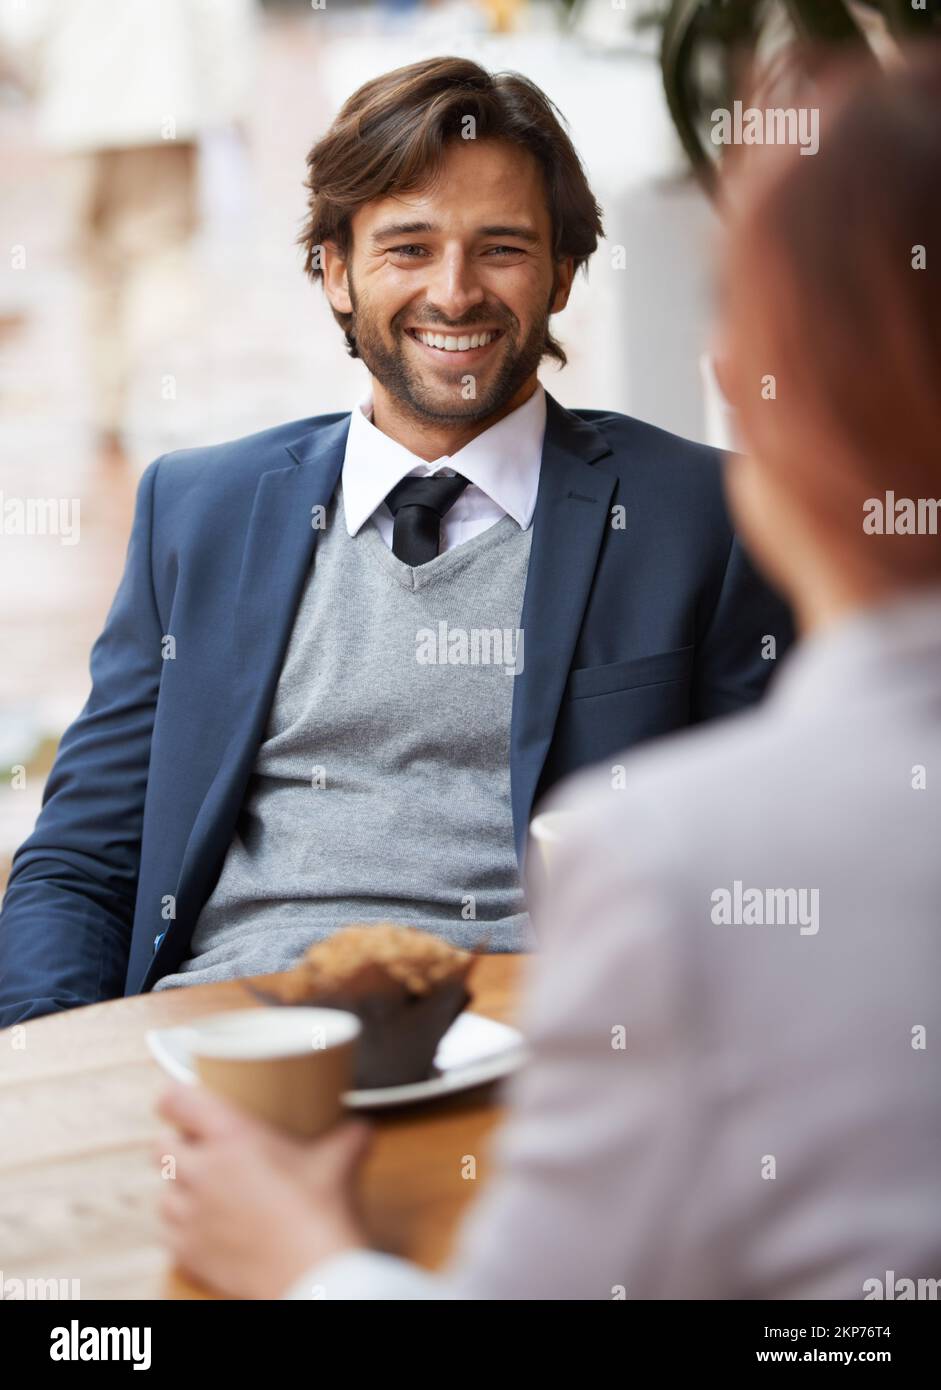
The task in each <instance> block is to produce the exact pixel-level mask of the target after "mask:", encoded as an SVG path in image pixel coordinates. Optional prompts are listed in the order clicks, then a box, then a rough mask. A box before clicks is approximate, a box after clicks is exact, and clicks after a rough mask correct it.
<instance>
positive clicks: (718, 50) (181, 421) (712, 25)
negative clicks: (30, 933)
mask: <svg viewBox="0 0 941 1390" xmlns="http://www.w3.org/2000/svg"><path fill="white" fill-rule="evenodd" d="M905 8H906V7H905V6H904V5H902V4H901V2H900V0H888V3H887V4H885V5H876V4H874V3H867V4H862V3H860V4H852V3H847V4H846V5H844V4H843V3H841V0H822V2H821V3H820V4H818V5H808V4H807V0H792V2H791V3H786V0H676V2H675V3H673V4H667V3H663V4H657V3H655V2H654V0H646V2H645V0H383V3H376V0H313V3H311V0H293V3H292V2H291V0H267V2H266V3H263V2H262V0H160V3H159V4H154V3H153V0H0V207H2V213H0V219H2V230H3V237H2V262H0V365H2V373H0V595H2V607H0V883H2V881H3V879H4V877H5V872H6V869H7V868H8V865H9V860H10V858H11V856H12V852H13V850H14V849H15V847H16V846H17V844H19V842H20V841H21V840H22V839H23V837H24V836H25V835H26V834H27V833H28V832H29V830H30V829H31V827H32V823H33V820H34V818H35V816H36V813H37V811H38V809H39V805H40V799H41V794H42V786H43V782H44V778H45V775H46V772H47V771H48V767H49V765H50V763H51V760H52V757H53V754H54V751H55V747H56V744H57V742H58V739H59V737H60V735H61V732H62V730H63V728H64V727H65V726H66V724H67V723H68V722H69V721H70V720H71V719H72V718H73V717H74V715H75V714H76V713H77V712H78V710H79V709H80V707H81V706H82V704H83V703H84V701H85V698H86V696H87V693H88V687H89V680H88V653H89V649H90V646H91V644H92V642H93V640H94V638H95V636H96V635H97V633H98V631H99V630H100V628H101V625H102V622H103V619H104V616H105V613H106V611H107V608H108V605H109V603H110V600H111V597H112V595H113V592H114V589H115V586H116V584H117V581H118V579H119V577H120V572H121V567H122V563H123V557H124V550H125V546H126V542H127V534H128V528H129V523H130V516H131V509H132V505H133V498H134V492H135V489H136V485H137V481H138V479H139V476H140V473H141V471H142V469H143V468H144V467H145V466H146V465H147V463H148V462H150V460H151V459H153V458H155V457H156V456H158V455H159V454H161V453H164V452H166V451H168V450H171V449H176V448H182V447H189V446H192V445H199V444H208V443H216V442H219V441H221V440H225V439H231V438H235V437H237V436H239V435H243V434H246V433H250V432H251V431H254V430H259V429H263V428H265V427H267V426H269V425H273V424H276V423H279V422H282V421H286V420H290V419H295V418H299V417H304V416H310V415H316V414H318V413H321V412H324V411H336V410H346V409H349V408H351V406H352V405H353V404H354V403H355V401H356V400H357V398H358V397H359V396H360V394H361V393H362V390H363V387H364V384H365V377H364V375H363V373H364V369H363V367H362V365H361V364H360V363H356V362H352V361H351V360H350V359H349V358H348V357H347V356H346V353H345V350H344V345H343V340H342V335H341V333H340V330H339V329H338V328H337V326H336V325H335V323H334V321H333V319H332V316H331V315H330V313H329V311H328V309H327V307H326V303H325V301H324V299H323V296H322V293H321V292H320V290H319V288H314V287H313V286H311V285H310V284H309V282H307V281H306V280H305V279H304V277H303V275H302V272H301V256H300V251H299V249H298V248H297V246H296V244H295V238H296V236H297V233H298V231H299V228H300V225H301V221H302V216H303V211H304V193H303V187H302V181H303V177H304V173H305V165H304V160H305V155H306V153H307V151H308V149H309V148H310V146H311V145H312V144H313V143H314V141H315V140H316V139H317V138H318V137H319V136H320V135H321V133H322V132H323V131H324V129H325V128H326V126H327V125H328V124H329V122H330V120H331V119H332V117H333V115H334V113H335V112H336V110H337V108H338V107H339V105H340V104H341V102H342V101H343V100H344V99H345V98H346V97H347V96H348V95H349V94H350V93H351V92H352V91H353V90H354V89H355V88H356V87H358V86H359V85H360V84H361V83H362V82H364V81H366V80H367V79H368V78H370V77H372V76H374V75H376V74H377V73H379V72H382V71H386V70H388V69H390V68H394V67H397V66H400V65H401V64H404V63H407V62H412V61H414V60H416V59H418V58H421V57H426V56H432V55H435V54H445V53H451V54H457V55H462V56H467V57H471V58H474V59H476V60H477V61H478V62H480V63H482V64H483V65H485V66H486V67H488V68H490V69H501V68H511V69H517V70H519V71H521V72H523V73H525V74H526V75H527V76H528V77H530V78H532V79H533V80H534V81H535V82H537V83H538V84H539V85H540V86H541V87H542V88H543V89H544V91H545V92H546V93H547V94H548V95H549V97H551V99H552V100H553V101H554V102H555V103H556V105H557V106H558V107H559V109H560V111H561V112H562V114H563V116H564V117H565V118H566V120H567V122H568V124H569V127H570V131H571V134H572V137H573V140H574V143H575V145H576V148H577V149H578V150H579V152H580V154H581V157H582V160H583V162H584V164H585V166H586V169H587V172H588V176H589V179H590V181H591V183H592V186H593V188H594V190H595V194H596V196H597V198H598V200H599V201H600V203H601V205H602V207H603V210H604V220H605V227H606V231H607V239H606V241H605V242H603V243H602V245H601V247H600V249H599V251H598V253H597V255H596V256H595V258H594V260H593V262H592V264H591V267H590V270H589V275H588V277H587V279H586V278H584V277H579V280H578V282H577V285H576V288H575V290H574V293H573V295H572V298H571V302H570V305H569V307H568V308H567V309H566V311H565V312H564V314H562V315H560V316H559V317H558V319H557V320H556V323H555V326H554V332H555V334H556V336H557V337H558V338H560V339H561V341H562V342H563V343H564V345H565V348H566V350H567V352H568V354H569V365H568V367H567V368H565V369H564V370H563V371H562V372H557V370H556V368H555V367H551V366H550V367H546V368H545V370H544V371H543V380H544V383H545V385H546V387H547V389H548V390H550V391H551V392H552V393H553V394H554V395H555V396H556V397H557V398H558V399H559V400H560V401H561V402H562V403H563V404H565V405H576V406H581V407H597V408H609V409H615V410H620V411H624V412H627V413H629V414H633V415H637V416H640V417H642V418H644V419H646V420H650V421H653V422H654V423H656V424H658V425H662V426H664V427H665V428H667V429H671V430H674V431H676V432H678V433H681V434H684V435H687V436H689V437H693V438H698V439H707V438H708V439H710V440H711V441H712V442H722V440H721V433H722V422H721V419H720V417H719V414H718V412H717V408H716V401H715V399H714V397H713V396H711V394H710V391H709V389H708V372H707V371H706V370H704V365H703V358H704V353H705V351H706V349H707V346H708V325H709V317H710V314H709V310H710V287H709V286H710V275H709V266H710V258H711V244H712V240H713V236H714V232H715V215H714V213H713V211H712V207H711V203H710V199H709V196H708V195H709V190H710V188H711V185H712V183H713V181H714V179H713V162H712V157H713V155H714V153H715V152H714V151H711V150H710V146H709V140H708V134H707V133H705V120H706V118H707V116H708V113H709V111H710V110H711V108H712V107H713V106H715V105H718V104H720V103H721V102H723V101H727V100H729V99H730V95H731V92H732V91H733V90H734V89H735V73H736V65H737V62H738V59H737V56H736V55H738V54H740V53H742V52H744V53H746V54H747V55H748V56H749V57H750V56H751V54H752V52H753V50H755V48H756V46H757V45H758V44H759V42H760V43H761V44H762V45H764V46H766V47H768V48H770V50H771V51H773V52H777V51H779V50H780V49H781V47H782V46H783V47H784V48H785V49H786V48H787V47H788V45H789V44H791V43H792V42H793V40H794V38H795V36H800V34H801V32H804V33H806V27H807V25H808V24H809V25H810V27H811V28H812V27H813V25H814V23H816V22H818V21H819V23H820V24H822V25H823V27H824V29H826V30H827V31H828V34H827V37H828V38H829V40H830V41H834V40H839V41H841V42H844V43H845V42H859V41H860V35H865V36H866V38H865V41H866V42H868V43H876V44H878V43H881V42H887V38H886V36H887V34H888V33H889V31H890V30H891V29H892V27H893V23H894V22H895V21H896V19H898V16H899V15H901V14H902V11H903V10H904V9H905ZM886 11H887V12H888V14H886V13H885V12H886ZM815 14H816V16H817V18H816V19H815V18H814V15H815ZM837 14H838V15H839V16H844V15H845V16H846V18H847V25H848V27H846V28H845V29H841V28H840V25H839V24H837V26H836V29H835V30H834V29H833V24H834V16H836V15H837ZM898 22H899V23H901V22H902V20H901V19H898ZM905 22H907V21H905ZM704 382H705V383H706V384H705V386H704ZM21 499H43V500H45V499H48V500H49V506H50V509H51V510H50V513H49V514H50V515H52V513H53V512H55V513H57V514H60V515H62V516H64V515H66V513H67V514H68V515H69V516H70V517H71V518H72V519H73V520H74V518H75V513H74V510H69V509H70V508H74V503H75V500H76V499H77V501H78V503H79V504H80V513H79V518H80V531H79V532H77V534H76V535H75V536H68V535H64V534H61V533H60V534H31V535H21V534H19V533H18V525H17V521H16V508H17V506H18V505H20V501H21ZM63 507H65V508H66V510H65V511H63V510H62V509H63ZM49 529H54V527H53V525H52V523H50V528H49ZM73 540H75V541H77V543H72V541H73Z"/></svg>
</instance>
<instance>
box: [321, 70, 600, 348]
mask: <svg viewBox="0 0 941 1390" xmlns="http://www.w3.org/2000/svg"><path fill="white" fill-rule="evenodd" d="M468 116H471V117H473V119H474V122H475V127H476V128H475V137H476V138H477V139H486V138H489V139H500V140H508V141H511V142H512V143H514V144H516V145H520V146H522V147H523V148H524V149H526V150H528V151H529V152H530V154H532V155H533V156H534V157H535V158H536V159H537V160H538V162H539V164H540V166H541V168H542V172H543V175H544V178H545V183H546V190H547V194H548V201H549V212H550V216H551V220H552V231H553V248H552V250H553V257H554V258H555V260H557V261H560V260H565V259H567V258H568V257H571V258H572V259H573V260H574V262H575V269H576V270H578V269H580V268H581V267H582V266H584V265H585V264H586V263H587V261H588V258H589V256H591V255H592V253H593V252H594V251H595V249H596V248H597V245H598V238H599V237H600V236H603V235H604V232H603V228H602V225H601V210H600V208H599V206H598V204H597V202H596V201H595V198H594V195H593V194H592V191H591V189H590V187H589V186H588V180H587V179H586V177H585V172H584V170H583V169H582V166H581V163H580V161H579V158H578V155H577V154H576V152H575V149H574V146H573V145H572V142H571V140H570V139H569V137H568V135H567V134H566V133H565V130H564V129H563V127H562V124H561V120H560V114H557V109H556V108H555V107H554V106H553V104H552V102H550V101H549V99H548V97H546V96H545V95H544V93H543V92H541V91H540V90H539V88H538V87H537V86H536V85H535V84H534V83H533V82H530V81H529V80H528V79H527V78H525V77H523V76H521V75H520V74H519V73H514V72H501V73H489V72H487V71H486V69H484V68H482V67H480V66H479V65H478V64H477V63H472V62H470V61H469V60H468V59H466V58H428V59H426V60H424V61H423V62H420V63H412V64H410V65H409V66H408V67H404V68H396V69H395V71H394V72H387V73H384V74H383V75H382V76H381V77H376V78H373V80H372V81H371V82H366V83H365V84H364V85H363V86H362V87H360V88H359V90H358V91H356V92H354V93H353V95H352V96H351V97H350V98H349V100H348V101H347V102H345V104H344V105H343V107H342V109H341V111H340V113H339V115H338V116H337V118H336V120H335V121H334V122H333V125H332V126H331V127H330V129H329V130H328V131H327V133H326V135H325V136H324V137H323V138H322V139H321V140H318V142H317V144H316V145H314V147H313V149H312V150H311V151H310V153H309V154H308V156H307V178H306V180H305V187H306V188H307V190H308V212H307V219H306V221H305V223H304V227H303V229H302V231H301V233H300V235H299V237H298V239H297V240H298V244H299V245H301V246H303V247H304V250H305V256H304V270H305V273H306V274H307V275H309V276H310V278H311V279H312V280H315V281H316V280H317V279H319V278H322V273H323V272H322V271H321V269H320V265H319V256H318V254H317V253H318V250H319V248H320V247H321V246H323V244H324V242H328V241H329V242H335V243H336V245H337V246H338V247H339V249H340V253H341V255H343V256H346V255H348V254H349V250H350V245H351V230H350V222H351V218H352V216H353V214H354V213H355V212H356V211H357V209H359V208H360V207H362V206H363V204H365V203H369V202H372V201H373V200H374V199H376V198H383V197H386V196H387V195H388V194H390V193H393V192H395V193H407V192H413V191H414V190H415V189H417V188H421V187H424V186H425V185H426V184H427V183H429V182H431V181H432V180H433V179H434V177H435V175H436V174H437V172H438V170H439V168H440V166H441V162H442V157H443V154H444V149H445V146H446V145H447V143H448V142H449V141H451V140H455V139H459V138H460V136H461V133H462V129H463V125H464V122H465V120H466V118H467V117H468ZM334 318H335V319H336V320H337V322H338V323H339V325H340V327H341V328H342V329H343V331H344V333H345V334H346V340H347V345H348V348H349V351H350V355H351V356H352V357H356V356H357V351H356V342H355V339H354V337H353V335H352V333H351V331H350V328H351V323H352V315H351V314H341V313H337V312H336V310H334ZM546 352H547V353H548V354H549V355H550V356H552V357H555V358H557V359H558V360H559V362H561V363H563V364H564V363H565V360H566V359H565V353H564V352H563V351H562V348H561V347H560V346H559V344H558V343H556V342H555V340H554V339H553V338H552V336H551V334H547V341H546Z"/></svg>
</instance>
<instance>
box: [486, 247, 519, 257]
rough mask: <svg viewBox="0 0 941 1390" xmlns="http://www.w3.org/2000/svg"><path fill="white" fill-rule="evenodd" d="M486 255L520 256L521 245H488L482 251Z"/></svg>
mask: <svg viewBox="0 0 941 1390" xmlns="http://www.w3.org/2000/svg"><path fill="white" fill-rule="evenodd" d="M484 254H485V255H487V256H522V254H523V248H522V246H488V247H487V250H486V251H485V252H484Z"/></svg>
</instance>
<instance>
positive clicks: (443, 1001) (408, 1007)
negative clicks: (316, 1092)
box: [278, 922, 474, 1090]
mask: <svg viewBox="0 0 941 1390" xmlns="http://www.w3.org/2000/svg"><path fill="white" fill-rule="evenodd" d="M473 962H474V957H473V955H471V954H470V953H469V952H467V951H459V950H457V949H456V948H455V947H454V946H449V945H448V944H447V942H445V941H439V939H438V938H437V937H435V936H429V935H428V933H427V932H423V931H418V930H417V928H415V927H402V926H397V925H395V924H394V923H391V922H376V923H371V924H366V923H364V924H360V923H353V924H351V925H350V926H348V927H341V928H340V930H339V931H336V932H334V934H333V935H332V936H330V937H328V938H327V940H326V941H319V942H317V944H316V945H314V946H311V948H310V949H309V950H308V951H307V953H306V954H305V955H304V956H303V957H302V958H301V960H300V961H299V962H298V964H297V965H296V966H295V967H294V969H293V970H291V971H289V972H288V974H287V975H286V976H285V978H284V980H283V981H282V984H281V988H280V989H279V991H278V994H279V997H280V998H281V999H282V1000H283V1002H284V1003H286V1004H312V1005H319V1006H321V1007H322V1008H330V1009H348V1010H349V1012H350V1013H353V1014H356V1016H357V1017H358V1018H359V1020H360V1022H361V1024H362V1027H363V1032H362V1036H361V1037H360V1041H359V1047H358V1049H357V1056H356V1069H355V1085H356V1087H357V1089H362V1090H371V1089H372V1088H373V1087H379V1086H401V1085H404V1084H406V1083H408V1082H411V1081H424V1080H426V1079H427V1078H428V1077H429V1076H430V1075H431V1074H432V1069H433V1063H434V1057H435V1052H436V1051H437V1048H438V1043H439V1042H440V1041H441V1039H442V1037H443V1036H444V1034H445V1033H446V1032H447V1030H448V1029H449V1028H450V1026H451V1024H452V1023H453V1022H454V1020H455V1019H456V1018H457V1016H458V1014H459V1013H460V1012H461V1010H462V1009H464V1008H465V1007H466V1006H467V1004H468V1003H469V1002H470V997H471V996H470V994H469V992H468V990H467V976H468V974H469V972H470V968H471V966H472V964H473Z"/></svg>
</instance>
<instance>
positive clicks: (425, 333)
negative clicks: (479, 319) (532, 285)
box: [406, 328, 503, 366]
mask: <svg viewBox="0 0 941 1390" xmlns="http://www.w3.org/2000/svg"><path fill="white" fill-rule="evenodd" d="M406 332H407V333H408V336H409V337H410V338H411V339H412V341H413V342H416V343H418V344H420V346H421V347H423V348H425V349H426V350H427V351H428V352H430V353H432V354H433V355H434V356H435V357H438V358H439V359H440V360H442V361H444V360H448V361H451V362H453V363H454V364H455V366H458V365H464V364H465V363H469V362H472V361H477V360H479V359H480V358H481V357H482V356H483V355H484V354H485V353H487V352H489V350H490V349H491V348H492V347H493V345H494V343H495V342H497V340H498V339H500V338H502V337H503V329H502V328H477V329H475V330H474V331H473V332H467V333H439V332H437V331H436V330H434V329H431V328H408V329H406Z"/></svg>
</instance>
